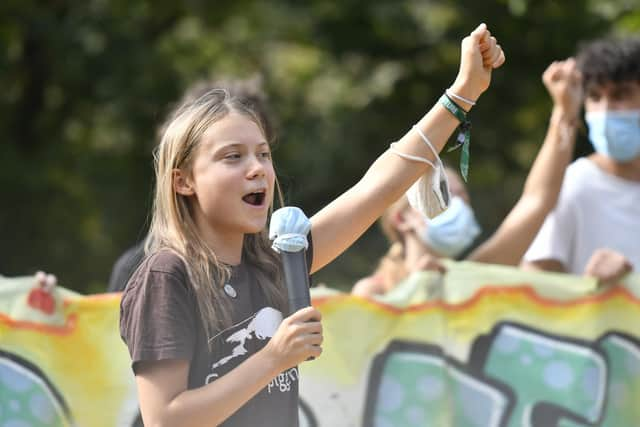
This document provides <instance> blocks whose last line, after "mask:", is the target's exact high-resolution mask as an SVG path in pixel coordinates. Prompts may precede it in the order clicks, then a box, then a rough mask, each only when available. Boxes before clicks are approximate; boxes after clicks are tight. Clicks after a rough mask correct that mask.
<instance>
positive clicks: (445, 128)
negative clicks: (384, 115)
mask: <svg viewBox="0 0 640 427" xmlns="http://www.w3.org/2000/svg"><path fill="white" fill-rule="evenodd" d="M469 107H470V106H469ZM459 124H460V122H459V121H458V120H457V119H456V118H455V117H454V116H453V115H452V114H451V113H450V112H449V111H447V110H446V109H445V108H444V107H443V106H441V105H440V104H436V105H434V106H433V107H432V108H431V110H430V111H429V112H428V113H427V114H426V115H425V116H424V117H423V118H422V119H420V121H418V123H417V124H416V126H418V127H419V128H420V129H421V130H422V132H423V133H424V134H425V136H426V137H427V138H428V139H429V141H431V144H432V145H433V147H434V149H435V150H436V151H438V152H439V151H441V150H442V147H444V145H445V144H446V142H447V139H448V138H449V137H450V136H451V134H452V133H453V131H454V130H455V129H456V128H457V127H458V125H459ZM396 149H398V150H400V151H402V152H403V153H406V154H410V155H413V156H419V157H423V158H426V159H428V160H434V159H435V156H434V153H433V152H432V151H431V149H430V148H429V147H428V146H427V145H426V144H425V142H424V141H423V140H422V139H421V137H420V135H419V134H418V133H417V132H416V131H415V130H410V131H409V132H407V133H406V134H405V135H404V136H403V137H402V138H401V139H400V140H399V141H398V144H397V146H396ZM428 167H429V166H427V165H426V164H424V163H421V162H415V161H409V160H406V159H404V158H401V157H399V156H397V155H395V154H393V153H392V152H391V151H389V150H387V151H385V152H384V153H383V154H382V155H380V157H378V158H377V159H376V160H375V161H374V163H373V164H372V165H371V167H369V169H368V170H367V172H366V173H365V175H364V176H363V177H362V179H361V180H360V181H359V182H358V183H357V184H355V185H354V186H353V187H352V188H351V189H349V190H348V191H346V192H345V193H344V194H342V195H341V196H340V197H338V198H337V199H335V200H334V201H333V202H331V203H330V204H329V205H328V206H326V207H325V208H324V209H322V210H321V211H320V212H318V213H317V214H316V215H314V216H313V218H312V223H313V227H314V229H322V230H323V233H318V235H316V234H314V235H313V241H314V257H313V265H312V268H311V272H313V271H316V270H318V269H320V268H322V267H323V266H324V265H325V264H327V263H328V262H330V261H331V260H333V259H334V258H335V257H336V256H337V255H338V254H340V253H341V252H342V251H344V250H345V249H346V248H347V247H348V246H349V245H350V244H351V243H352V242H353V241H355V240H356V239H357V238H358V237H360V236H361V235H362V233H364V231H365V230H366V229H367V228H368V227H369V226H371V224H373V223H374V222H375V221H376V219H377V218H378V217H380V215H382V213H383V212H384V210H385V209H386V207H387V206H389V205H390V204H391V203H393V202H394V201H396V200H397V199H399V198H400V197H401V196H402V195H403V194H404V192H405V191H406V190H407V189H408V188H409V187H410V186H411V184H413V182H415V181H416V180H417V179H418V178H419V177H420V176H421V175H422V174H424V173H425V172H426V169H427V168H428ZM337 211H340V212H341V213H342V214H340V215H336V212H337ZM355 213H357V215H356V214H355ZM345 218H349V221H344V219H345ZM316 248H317V249H316ZM323 248H327V249H329V250H327V251H324V252H323V250H322V249H323Z"/></svg>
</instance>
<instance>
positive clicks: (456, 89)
mask: <svg viewBox="0 0 640 427" xmlns="http://www.w3.org/2000/svg"><path fill="white" fill-rule="evenodd" d="M449 91H451V92H452V93H453V94H455V95H457V96H458V97H456V102H457V103H458V105H460V106H461V107H462V108H464V109H465V110H466V111H469V110H470V109H471V108H473V106H474V104H475V102H476V101H477V100H478V98H479V97H480V95H481V93H482V92H479V91H478V90H474V89H473V86H472V85H470V84H469V83H467V82H465V81H461V80H459V79H456V81H455V82H454V83H453V84H452V85H451V86H450V87H449ZM464 100H467V101H471V102H473V103H470V102H466V101H464Z"/></svg>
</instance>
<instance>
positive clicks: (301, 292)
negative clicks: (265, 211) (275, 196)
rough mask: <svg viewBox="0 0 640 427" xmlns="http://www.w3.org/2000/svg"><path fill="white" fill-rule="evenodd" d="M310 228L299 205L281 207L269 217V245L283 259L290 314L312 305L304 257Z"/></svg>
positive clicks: (309, 223)
mask: <svg viewBox="0 0 640 427" xmlns="http://www.w3.org/2000/svg"><path fill="white" fill-rule="evenodd" d="M310 229H311V222H310V221H309V219H308V218H307V217H306V215H305V214H304V212H302V210H301V209H300V208H297V207H293V206H287V207H283V208H280V209H278V210H277V211H275V212H274V213H273V215H272V216H271V224H270V225H269V238H270V239H271V240H273V246H272V248H273V249H274V250H275V251H276V252H279V253H280V257H281V259H282V267H283V274H284V282H285V285H286V287H287V294H288V297H289V315H291V314H293V313H295V312H296V311H298V310H300V309H301V308H304V307H309V306H310V305H311V297H310V295H309V268H308V266H307V256H306V255H307V246H308V242H307V234H308V233H309V230H310Z"/></svg>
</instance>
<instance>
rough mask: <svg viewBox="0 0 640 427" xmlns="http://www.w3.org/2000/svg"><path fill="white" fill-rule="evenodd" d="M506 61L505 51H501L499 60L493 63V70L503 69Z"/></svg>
mask: <svg viewBox="0 0 640 427" xmlns="http://www.w3.org/2000/svg"><path fill="white" fill-rule="evenodd" d="M506 60H507V56H506V55H505V54H504V51H503V50H502V49H500V56H499V57H498V60H497V61H495V62H494V63H493V65H492V67H493V68H498V67H501V66H502V64H504V62H505V61H506Z"/></svg>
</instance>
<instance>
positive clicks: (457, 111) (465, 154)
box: [438, 93, 471, 182]
mask: <svg viewBox="0 0 640 427" xmlns="http://www.w3.org/2000/svg"><path fill="white" fill-rule="evenodd" d="M438 102H439V103H440V104H442V105H443V106H444V108H446V109H447V111H448V112H450V113H451V114H453V115H454V117H455V118H456V119H458V120H459V121H460V126H458V137H457V138H456V145H454V146H453V147H451V148H449V150H447V152H450V151H453V150H457V149H458V148H460V147H462V151H461V153H460V174H461V175H462V179H464V181H465V182H467V177H468V175H469V145H470V142H471V122H470V121H469V120H468V119H467V113H466V112H465V111H464V110H463V109H462V108H460V106H459V105H458V104H456V103H455V102H454V101H453V100H451V98H449V97H448V96H447V94H446V93H445V94H443V95H442V96H441V97H440V100H439V101H438Z"/></svg>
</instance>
